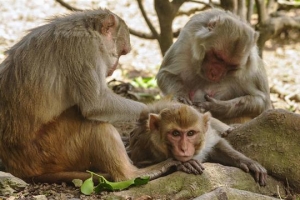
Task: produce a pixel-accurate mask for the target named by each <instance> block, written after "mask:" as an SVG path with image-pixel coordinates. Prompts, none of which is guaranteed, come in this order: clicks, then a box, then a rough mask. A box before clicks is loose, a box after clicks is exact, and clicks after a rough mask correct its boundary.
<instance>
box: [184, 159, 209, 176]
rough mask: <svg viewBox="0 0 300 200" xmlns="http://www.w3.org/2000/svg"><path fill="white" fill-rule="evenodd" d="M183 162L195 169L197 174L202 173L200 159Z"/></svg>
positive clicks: (202, 168)
mask: <svg viewBox="0 0 300 200" xmlns="http://www.w3.org/2000/svg"><path fill="white" fill-rule="evenodd" d="M185 164H187V165H189V166H190V167H192V168H193V169H195V170H196V171H197V172H198V173H199V174H202V173H203V170H204V169H205V168H204V167H203V165H202V164H201V162H200V161H198V160H194V159H193V160H189V161H188V162H185Z"/></svg>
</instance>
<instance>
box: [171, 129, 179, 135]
mask: <svg viewBox="0 0 300 200" xmlns="http://www.w3.org/2000/svg"><path fill="white" fill-rule="evenodd" d="M172 136H175V137H177V136H180V132H179V131H177V130H174V131H173V132H172Z"/></svg>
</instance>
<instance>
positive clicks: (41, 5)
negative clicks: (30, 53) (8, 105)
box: [0, 0, 300, 199]
mask: <svg viewBox="0 0 300 200" xmlns="http://www.w3.org/2000/svg"><path fill="white" fill-rule="evenodd" d="M67 2H70V3H71V4H72V5H74V6H76V7H78V8H81V9H85V8H97V7H99V6H101V7H107V8H109V9H110V10H112V11H113V12H115V13H116V14H118V15H119V16H121V17H122V18H123V19H125V21H126V22H127V24H128V25H129V26H130V27H132V28H135V29H137V30H143V31H144V30H147V28H146V25H145V23H144V20H143V19H142V17H141V15H140V12H139V10H138V7H137V4H136V2H133V1H129V0H123V1H118V0H110V1H84V0H80V1H76V2H75V0H74V1H71V0H69V1H67ZM145 4H146V6H145V7H146V8H147V11H148V12H149V15H150V19H151V20H153V22H154V24H156V25H157V19H156V18H155V17H154V15H153V13H154V10H153V5H152V1H151V0H146V1H145ZM68 12H69V11H68V10H66V9H65V8H63V7H61V6H60V5H59V4H57V3H56V2H55V1H54V0H39V1H34V0H10V1H8V0H2V1H0V21H1V23H0V62H1V61H2V60H3V59H4V58H5V55H4V54H3V53H4V51H5V50H6V49H7V48H8V47H10V46H11V45H13V44H14V43H15V42H16V41H17V40H18V39H20V37H22V36H23V35H24V34H26V30H28V29H30V28H33V27H36V26H38V25H41V24H43V23H44V22H45V21H44V19H45V18H49V17H51V16H53V15H61V14H65V13H68ZM187 19H188V18H187V17H183V18H180V19H177V20H176V21H175V23H174V28H175V29H176V28H178V27H181V26H182V25H183V24H184V23H185V22H186V21H187ZM293 34H294V35H292V39H288V40H287V39H277V40H272V41H268V42H267V45H266V48H265V51H264V61H265V63H266V69H267V73H268V76H269V84H270V88H271V98H272V102H273V105H274V107H275V108H283V109H287V110H290V111H292V112H296V113H300V103H299V102H300V69H299V68H300V66H299V65H300V43H299V41H297V40H298V38H299V36H298V35H299V33H296V32H295V33H293ZM131 44H132V51H131V52H130V54H129V55H126V56H123V57H122V58H121V60H120V69H118V70H116V72H115V73H114V75H113V78H116V79H118V80H127V79H128V77H130V76H132V75H133V74H134V75H135V76H154V75H155V73H156V72H157V70H158V66H159V64H160V62H161V60H162V57H161V54H160V50H159V48H158V45H157V43H156V42H155V41H149V40H142V39H139V38H137V37H134V36H132V37H131ZM130 74H131V75H130ZM61 191H64V192H63V193H62V192H61ZM37 195H47V196H48V197H51V198H53V199H66V198H68V199H69V198H72V197H73V198H80V199H88V197H83V196H80V193H79V191H78V190H74V189H73V188H72V187H69V186H65V185H50V186H49V185H38V186H35V185H32V186H30V187H29V188H27V189H26V190H25V192H23V193H20V194H19V197H20V198H25V197H26V196H27V197H28V198H29V199H30V197H32V196H37ZM41 198H42V197H41ZM0 199H1V196H0ZM9 199H14V197H10V198H9Z"/></svg>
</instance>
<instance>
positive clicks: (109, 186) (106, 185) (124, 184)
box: [95, 176, 150, 193]
mask: <svg viewBox="0 0 300 200" xmlns="http://www.w3.org/2000/svg"><path fill="white" fill-rule="evenodd" d="M149 180H150V178H149V177H148V176H147V177H138V178H136V179H130V180H126V181H119V182H110V181H108V180H106V179H105V178H104V177H101V176H100V177H99V182H100V183H99V184H98V185H97V186H96V187H95V192H96V193H100V192H102V191H104V190H105V191H116V190H124V189H127V188H128V187H130V186H131V185H136V186H137V185H144V184H146V183H148V182H149Z"/></svg>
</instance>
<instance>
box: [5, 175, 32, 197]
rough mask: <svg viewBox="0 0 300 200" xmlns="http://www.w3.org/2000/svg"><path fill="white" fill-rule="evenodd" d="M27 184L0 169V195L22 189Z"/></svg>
mask: <svg viewBox="0 0 300 200" xmlns="http://www.w3.org/2000/svg"><path fill="white" fill-rule="evenodd" d="M27 185H28V184H27V183H26V182H24V181H23V180H21V179H19V178H17V177H14V176H13V175H11V174H10V173H6V172H1V171H0V195H3V196H5V195H11V194H12V193H14V192H18V191H21V190H23V189H24V188H25V187H26V186H27Z"/></svg>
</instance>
